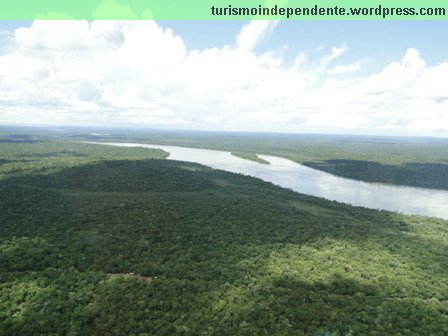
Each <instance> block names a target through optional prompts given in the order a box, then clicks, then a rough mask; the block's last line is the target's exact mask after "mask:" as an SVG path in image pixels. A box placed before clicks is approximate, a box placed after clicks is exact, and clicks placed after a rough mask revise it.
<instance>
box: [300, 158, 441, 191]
mask: <svg viewBox="0 0 448 336" xmlns="http://www.w3.org/2000/svg"><path fill="white" fill-rule="evenodd" d="M304 164H305V165H307V166H309V167H312V168H315V169H319V170H323V171H326V172H328V173H331V174H335V175H338V176H344V177H348V178H352V179H359V180H363V181H369V182H380V183H394V184H403V185H413V186H419V187H425V188H437V189H448V164H444V163H417V162H415V163H407V164H402V165H385V164H381V163H379V162H372V161H363V160H326V161H321V162H305V163H304Z"/></svg>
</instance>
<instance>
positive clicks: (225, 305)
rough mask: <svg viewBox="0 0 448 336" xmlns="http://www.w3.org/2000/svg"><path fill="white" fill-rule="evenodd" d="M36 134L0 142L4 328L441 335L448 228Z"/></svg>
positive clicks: (0, 322)
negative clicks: (54, 139) (53, 139)
mask: <svg viewBox="0 0 448 336" xmlns="http://www.w3.org/2000/svg"><path fill="white" fill-rule="evenodd" d="M36 132H38V131H36ZM35 137H37V138H35ZM35 137H34V136H33V137H24V136H16V137H9V136H5V137H3V139H4V140H5V141H3V142H2V143H0V334H1V335H8V336H9V335H229V336H230V335H232V336H233V335H314V336H317V335H397V336H398V335H441V336H442V335H447V334H448V283H447V279H448V221H444V220H441V219H435V218H427V217H419V216H404V215H401V214H397V213H391V212H387V211H377V210H369V209H364V208H359V207H352V206H348V205H344V204H340V203H337V202H330V201H326V200H323V199H319V198H315V197H310V196H305V195H302V194H298V193H295V192H293V191H290V190H287V189H282V188H279V187H276V186H274V185H272V184H270V183H267V182H263V181H261V180H259V179H255V178H251V177H247V176H242V175H236V174H231V173H227V172H223V171H219V170H213V169H210V168H207V167H204V166H201V165H198V164H192V163H185V162H177V161H168V160H161V159H163V158H165V157H166V156H167V153H165V152H163V151H161V150H150V149H142V148H120V147H108V146H96V145H89V144H81V143H71V142H66V141H44V140H45V135H42V134H40V135H36V136H35ZM50 138H51V137H50ZM50 138H49V139H50ZM75 138H76V137H75ZM49 139H47V140H49Z"/></svg>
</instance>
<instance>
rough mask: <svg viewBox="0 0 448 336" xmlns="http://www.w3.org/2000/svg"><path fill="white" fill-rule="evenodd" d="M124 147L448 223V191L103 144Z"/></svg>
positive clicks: (218, 155) (193, 152)
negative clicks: (438, 218) (438, 219)
mask: <svg viewBox="0 0 448 336" xmlns="http://www.w3.org/2000/svg"><path fill="white" fill-rule="evenodd" d="M89 143H91V144H101V145H112V146H120V147H144V148H160V149H163V150H164V151H166V152H169V153H170V156H169V159H172V160H180V161H189V162H196V163H200V164H203V165H206V166H209V167H212V168H215V169H222V170H226V171H229V172H233V173H241V174H245V175H250V176H254V177H258V178H260V179H262V180H265V181H268V182H272V183H274V184H276V185H279V186H281V187H285V188H290V189H292V190H295V191H297V192H300V193H303V194H308V195H313V196H318V197H323V198H326V199H329V200H335V201H338V202H343V203H348V204H352V205H356V206H363V207H366V208H372V209H384V210H390V211H398V212H403V213H406V214H416V215H425V216H435V217H440V218H445V219H448V191H444V190H436V189H426V188H414V187H405V186H395V185H385V184H379V183H368V182H362V181H358V180H352V179H347V178H343V177H338V176H335V175H332V174H329V173H325V172H323V171H320V170H316V169H312V168H309V167H306V166H303V165H301V164H299V163H296V162H293V161H290V160H288V159H284V158H280V157H276V156H269V155H259V157H261V158H263V159H265V160H268V161H269V162H270V163H271V164H270V165H266V164H260V163H257V162H253V161H249V160H245V159H241V158H238V157H235V156H233V155H231V154H230V152H225V151H217V150H209V149H199V148H187V147H177V146H164V145H147V144H137V143H99V142H89Z"/></svg>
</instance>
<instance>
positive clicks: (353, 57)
mask: <svg viewBox="0 0 448 336" xmlns="http://www.w3.org/2000/svg"><path fill="white" fill-rule="evenodd" d="M447 31H448V22H446V21H439V22H438V21H407V22H406V21H280V22H278V21H251V22H248V21H213V22H210V21H161V22H154V21H93V22H87V21H35V22H24V21H0V124H3V125H44V126H95V127H139V128H141V127H148V128H163V129H188V130H219V131H244V132H251V131H253V132H288V133H331V134H338V133H343V134H368V135H372V134H373V135H424V136H443V137H447V136H448V34H446V32H447Z"/></svg>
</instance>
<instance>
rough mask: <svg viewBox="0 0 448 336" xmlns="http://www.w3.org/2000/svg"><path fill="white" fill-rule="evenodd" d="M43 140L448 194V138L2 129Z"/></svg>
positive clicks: (13, 137)
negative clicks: (194, 151)
mask: <svg viewBox="0 0 448 336" xmlns="http://www.w3.org/2000/svg"><path fill="white" fill-rule="evenodd" d="M21 136H22V137H21ZM39 140H44V141H50V140H51V141H55V140H65V141H67V140H71V141H102V142H139V143H148V144H161V145H175V146H185V147H197V148H208V149H218V150H226V151H230V152H234V153H237V152H239V153H243V155H245V156H248V155H250V156H251V157H252V158H253V155H256V154H265V155H275V156H280V157H284V158H287V159H290V160H292V161H295V162H298V163H301V164H304V165H307V166H309V167H312V168H315V169H320V170H323V171H326V172H329V173H331V174H335V175H338V176H342V177H347V178H353V179H357V180H362V181H367V182H378V183H388V184H396V185H408V186H416V187H424V188H434V189H445V190H448V139H447V138H430V137H420V138H418V137H385V136H383V137H381V136H354V135H313V134H275V133H236V132H233V133H232V132H228V133H224V132H196V131H195V132H193V131H161V130H144V129H141V130H139V129H132V130H127V129H109V130H105V129H100V130H98V129H88V128H68V127H65V128H57V129H53V130H48V129H43V128H24V127H15V128H13V127H1V126H0V143H2V142H11V141H14V142H15V141H39ZM246 158H247V157H246Z"/></svg>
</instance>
